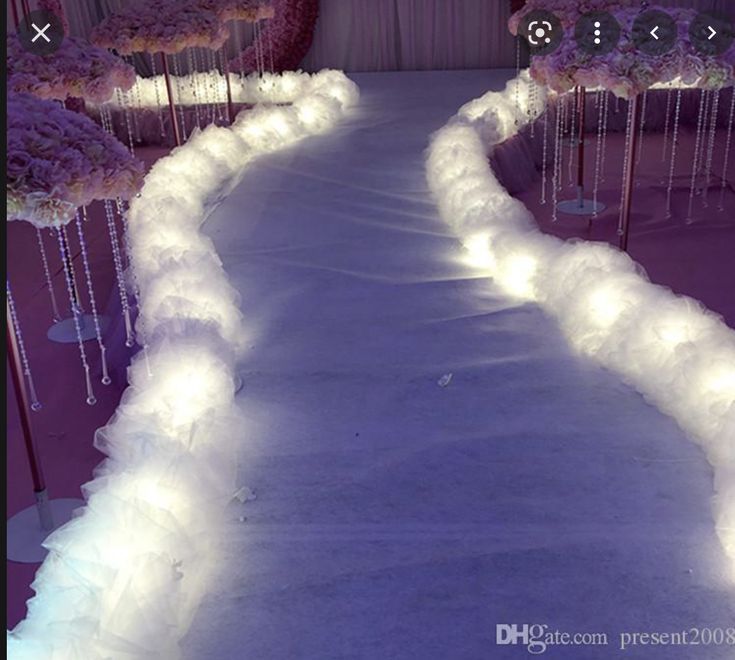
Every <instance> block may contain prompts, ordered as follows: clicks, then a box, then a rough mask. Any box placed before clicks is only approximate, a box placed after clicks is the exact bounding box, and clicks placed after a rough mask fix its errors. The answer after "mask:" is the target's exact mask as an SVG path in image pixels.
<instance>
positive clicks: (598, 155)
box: [592, 92, 606, 217]
mask: <svg viewBox="0 0 735 660" xmlns="http://www.w3.org/2000/svg"><path fill="white" fill-rule="evenodd" d="M601 95H602V92H598V93H597V94H596V98H597V103H596V105H597V145H596V148H595V181H594V184H593V187H592V201H593V204H592V205H593V207H594V210H593V212H592V217H597V196H598V193H599V191H600V167H601V164H602V125H603V123H604V120H605V119H606V117H605V116H604V115H605V110H606V108H605V102H604V100H601V99H600V96H601Z"/></svg>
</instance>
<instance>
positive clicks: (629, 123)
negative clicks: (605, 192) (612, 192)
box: [618, 101, 635, 236]
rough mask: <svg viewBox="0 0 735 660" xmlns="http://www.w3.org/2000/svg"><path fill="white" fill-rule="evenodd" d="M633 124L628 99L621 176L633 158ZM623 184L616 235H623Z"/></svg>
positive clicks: (631, 106) (631, 105)
mask: <svg viewBox="0 0 735 660" xmlns="http://www.w3.org/2000/svg"><path fill="white" fill-rule="evenodd" d="M632 125H633V103H632V102H631V101H628V115H627V118H626V120H625V151H624V156H623V177H625V172H627V171H628V160H629V157H630V156H631V155H633V157H634V158H635V155H634V154H629V153H628V152H629V151H630V145H631V142H632V140H633V132H632V131H631V128H632ZM624 200H625V186H622V192H621V195H620V214H619V215H618V236H622V235H623V214H624V211H625V204H624Z"/></svg>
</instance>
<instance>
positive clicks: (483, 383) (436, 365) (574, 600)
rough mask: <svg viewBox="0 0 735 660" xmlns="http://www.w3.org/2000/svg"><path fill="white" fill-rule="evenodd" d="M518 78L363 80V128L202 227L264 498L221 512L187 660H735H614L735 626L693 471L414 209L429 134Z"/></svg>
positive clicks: (694, 456) (424, 200)
mask: <svg viewBox="0 0 735 660" xmlns="http://www.w3.org/2000/svg"><path fill="white" fill-rule="evenodd" d="M508 74H509V72H494V73H489V72H481V71H478V72H455V73H417V74H371V75H360V76H355V80H356V82H357V83H358V84H359V85H360V87H361V90H362V101H361V103H360V106H359V108H358V109H357V111H356V113H355V114H354V115H352V116H351V117H350V118H349V119H348V120H347V121H346V122H345V123H344V124H342V125H340V126H339V127H338V128H337V130H336V131H335V132H334V133H332V134H330V135H328V136H326V137H319V138H315V139H311V140H308V141H306V142H303V143H301V144H300V145H299V146H298V147H297V148H296V149H294V150H291V151H290V152H286V153H280V154H276V155H273V156H271V157H268V158H266V159H263V160H262V161H260V162H259V163H258V164H257V165H256V166H255V167H254V168H253V169H251V170H249V172H248V174H247V175H246V177H245V179H244V180H243V181H242V183H241V184H240V185H239V187H238V188H237V189H235V190H234V192H233V193H232V195H231V196H230V197H229V198H228V199H227V200H226V201H225V202H223V203H222V205H221V206H220V207H219V208H218V209H217V210H216V211H215V212H214V213H213V215H212V216H211V218H210V219H209V221H208V231H209V233H210V235H211V236H212V237H213V239H214V240H215V242H216V244H217V248H218V250H219V252H220V254H221V256H222V259H223V261H224V263H225V267H226V269H227V271H228V274H229V275H230V277H231V279H232V280H233V282H234V283H235V285H236V286H237V287H238V288H239V289H240V291H241V293H242V297H243V300H242V308H243V312H244V314H245V318H246V321H247V323H248V327H249V328H250V329H251V330H252V340H251V344H252V347H251V350H250V351H249V356H248V359H247V361H246V363H245V364H244V366H243V377H244V381H245V387H244V390H243V391H242V392H241V394H240V397H239V400H240V402H241V405H242V408H243V410H244V412H245V414H246V416H247V420H248V421H247V425H246V426H245V427H244V428H243V430H242V437H243V440H242V447H243V449H242V468H241V471H240V473H241V482H242V485H246V486H248V487H250V488H252V489H253V490H254V491H255V492H256V493H257V499H256V500H255V501H250V502H246V503H245V504H239V503H235V504H233V505H232V506H231V520H232V522H231V524H230V525H229V529H228V532H227V534H226V536H225V537H224V538H223V539H222V540H221V546H222V553H223V558H222V567H221V570H220V572H219V574H218V575H216V576H215V578H214V582H213V584H212V591H211V593H210V594H209V596H208V598H207V599H206V601H205V602H204V604H203V606H202V607H201V609H200V611H199V613H198V614H197V617H196V619H195V621H194V623H193V626H192V630H191V632H190V634H189V636H188V637H187V638H186V640H185V641H184V652H185V657H186V658H188V659H189V660H209V659H212V660H215V659H216V660H241V659H242V660H249V659H252V660H271V659H278V660H297V659H298V660H301V659H308V660H327V659H330V658H340V659H342V658H354V659H358V658H359V659H369V660H382V659H387V658H397V659H403V658H412V659H413V658H416V659H421V660H434V659H437V660H454V659H467V660H475V659H480V658H506V657H507V658H522V657H528V653H527V651H526V650H525V649H522V648H519V647H516V646H497V645H496V640H495V635H496V624H498V623H509V624H510V623H516V624H523V623H540V624H548V625H549V627H550V629H551V630H554V629H559V630H564V631H569V632H571V633H574V632H604V633H607V634H608V636H609V646H608V647H603V648H598V649H595V648H590V647H586V648H584V647H582V648H569V647H567V648H551V647H550V648H549V649H548V650H547V651H546V653H545V654H544V657H552V658H565V659H569V658H585V659H587V658H615V657H618V656H620V657H636V658H637V657H640V658H667V659H668V658H687V659H696V658H706V659H708V660H709V659H711V658H730V657H732V653H733V647H732V646H730V647H726V646H721V647H712V646H710V647H706V648H702V647H699V648H697V647H677V648H674V647H651V646H647V647H638V648H637V649H632V650H629V651H628V652H627V653H622V652H620V651H618V645H619V638H618V635H619V633H621V632H623V631H628V632H675V631H680V630H684V629H689V628H692V627H709V628H717V627H722V628H725V627H727V626H728V625H734V624H733V622H735V606H734V603H733V587H732V582H729V583H728V581H727V580H728V577H727V571H728V570H729V567H728V566H727V564H726V560H725V558H724V555H723V553H722V551H721V549H720V546H719V545H718V541H717V539H716V536H715V534H714V530H713V523H712V518H711V513H710V498H711V496H712V491H711V488H712V486H711V475H710V471H709V469H708V466H707V464H706V462H705V460H704V459H703V457H702V455H701V453H700V451H699V450H698V449H697V447H696V446H695V445H693V444H692V443H691V442H689V441H688V440H687V439H686V438H685V437H684V435H683V434H682V433H681V432H680V431H679V430H678V428H677V427H676V425H675V424H674V423H673V421H671V420H670V419H668V418H666V417H665V416H663V415H662V414H660V413H659V412H657V411H656V410H655V409H653V408H651V407H650V406H648V405H647V404H646V403H645V402H644V401H643V400H642V399H641V397H640V396H639V395H637V394H636V393H635V392H633V391H631V390H630V389H628V388H626V387H624V386H623V385H621V384H620V383H619V382H618V380H617V378H616V377H614V376H613V375H610V374H608V373H606V372H604V371H602V370H601V369H599V368H597V367H595V366H594V365H591V364H589V363H588V362H586V361H585V360H582V359H578V358H576V357H574V356H572V355H571V354H570V352H569V350H568V349H567V348H566V345H565V343H564V340H563V339H562V337H561V336H560V334H559V332H558V331H557V330H556V328H555V326H554V325H553V323H552V322H551V321H549V320H548V319H546V318H545V317H544V316H543V314H542V313H541V312H540V311H539V310H538V309H536V308H535V307H533V306H517V305H513V304H510V303H508V302H507V301H506V300H504V299H502V298H501V297H499V296H498V295H497V294H496V293H495V292H494V289H493V286H492V284H491V283H490V282H489V281H488V280H486V279H483V278H480V277H479V276H478V275H479V274H478V273H477V272H475V271H473V270H472V269H471V268H470V267H469V266H466V265H464V264H463V262H462V260H461V257H462V253H461V251H460V249H459V247H458V244H457V243H456V241H455V239H454V238H453V237H451V236H450V235H448V234H447V232H446V228H445V226H444V224H443V223H442V222H441V221H440V220H439V218H438V216H437V212H436V209H435V207H434V204H433V202H432V200H431V199H430V197H429V194H428V190H427V185H426V182H425V178H424V164H423V151H424V149H425V148H426V146H427V144H428V139H429V135H430V134H431V133H432V132H433V131H435V130H437V129H438V128H440V127H441V126H442V125H443V124H444V123H445V122H446V121H447V118H448V117H450V116H451V115H452V114H453V113H454V112H455V111H456V110H457V108H458V107H459V106H460V105H461V104H462V103H464V102H466V101H468V100H470V99H472V98H475V97H477V96H479V95H480V94H481V93H482V92H483V91H486V90H487V89H490V88H493V87H494V88H497V89H500V88H502V86H503V84H504V82H505V80H506V78H507V77H508ZM445 374H452V377H451V380H450V381H449V383H448V384H447V385H446V386H444V387H443V386H441V385H439V384H438V381H439V380H440V379H441V378H442V376H444V375H445ZM444 380H445V381H446V380H447V379H446V378H445V379H444ZM241 517H244V518H245V520H244V521H241V520H240V518H241ZM730 575H731V574H730ZM730 579H731V578H730Z"/></svg>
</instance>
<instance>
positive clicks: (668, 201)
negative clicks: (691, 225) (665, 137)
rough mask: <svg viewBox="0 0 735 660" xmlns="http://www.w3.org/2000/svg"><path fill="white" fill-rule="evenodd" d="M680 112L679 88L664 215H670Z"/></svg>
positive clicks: (668, 216)
mask: <svg viewBox="0 0 735 660" xmlns="http://www.w3.org/2000/svg"><path fill="white" fill-rule="evenodd" d="M680 114H681V89H677V90H676V106H675V109H674V131H673V135H672V136H671V162H670V163H669V184H668V186H667V187H666V217H667V218H670V217H671V193H672V191H673V188H674V167H675V165H676V149H677V147H678V146H679V116H680Z"/></svg>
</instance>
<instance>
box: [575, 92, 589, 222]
mask: <svg viewBox="0 0 735 660" xmlns="http://www.w3.org/2000/svg"><path fill="white" fill-rule="evenodd" d="M577 89H578V94H579V96H578V97H577V101H578V105H577V116H578V118H579V136H578V138H577V139H578V140H579V144H578V145H577V203H578V204H579V208H582V207H583V206H584V120H585V106H586V105H587V104H586V103H585V97H586V92H587V90H586V89H585V88H584V87H578V88H577Z"/></svg>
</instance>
